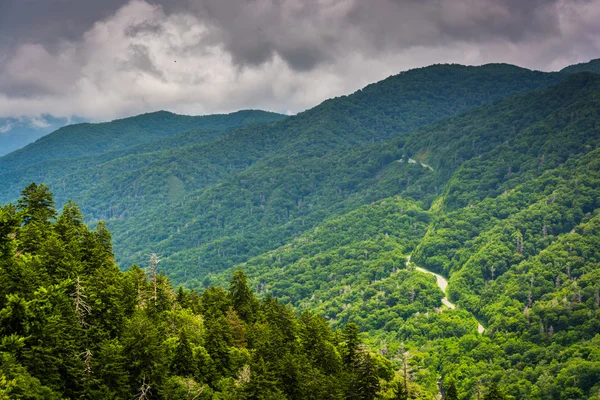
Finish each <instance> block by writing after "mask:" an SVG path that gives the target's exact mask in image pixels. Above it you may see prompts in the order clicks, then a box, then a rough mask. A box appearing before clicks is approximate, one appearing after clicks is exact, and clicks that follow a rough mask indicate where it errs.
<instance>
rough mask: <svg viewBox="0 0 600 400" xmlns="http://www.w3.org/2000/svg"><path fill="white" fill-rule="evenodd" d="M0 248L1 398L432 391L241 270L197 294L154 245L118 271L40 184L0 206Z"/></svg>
mask: <svg viewBox="0 0 600 400" xmlns="http://www.w3.org/2000/svg"><path fill="white" fill-rule="evenodd" d="M0 251H1V253H0V321H1V324H0V339H1V341H0V343H1V344H0V398H1V399H44V400H48V399H63V398H71V399H74V398H89V399H131V398H135V399H357V400H359V399H375V398H377V399H390V400H391V399H409V398H413V399H417V398H419V399H429V398H431V396H430V394H428V393H427V392H426V391H425V390H423V388H421V387H420V386H419V385H418V384H416V383H414V382H412V379H409V375H408V372H407V369H406V364H402V363H400V364H398V363H397V362H396V363H394V362H393V361H391V360H389V359H388V358H386V357H384V355H385V354H383V355H382V354H380V353H374V352H373V351H371V350H369V348H368V347H367V346H366V345H365V344H364V343H363V339H362V337H361V332H360V329H359V328H358V327H357V325H356V324H354V323H348V324H346V325H345V326H344V327H343V328H339V329H335V330H332V329H331V327H330V326H329V324H328V323H327V321H326V320H325V319H324V318H323V317H321V316H319V315H318V314H316V313H314V312H311V311H310V310H304V311H303V312H302V313H297V312H296V311H295V310H294V309H293V308H292V307H291V306H289V305H285V304H283V303H282V302H280V301H279V300H278V299H277V298H276V297H273V296H270V295H268V296H264V297H263V298H262V299H258V298H257V297H255V295H254V294H253V292H252V290H251V288H250V287H249V286H248V282H247V277H246V275H245V274H244V272H242V271H241V270H237V271H235V272H234V273H233V276H232V278H231V281H230V282H229V285H228V290H225V289H223V288H221V287H215V286H210V287H209V288H207V289H206V290H205V291H203V292H202V293H201V294H199V293H198V292H195V291H189V290H185V289H183V288H182V287H179V289H178V290H175V289H174V288H173V287H172V286H171V285H170V282H169V279H168V278H167V277H166V276H165V275H164V274H162V273H160V272H159V271H158V266H159V263H160V259H159V258H158V257H157V256H156V255H152V256H151V257H150V259H149V265H148V267H147V268H145V269H142V268H140V267H138V266H133V267H132V268H131V269H129V270H128V271H127V272H122V271H120V270H119V268H118V267H117V266H116V264H115V263H114V256H113V253H112V247H111V236H110V233H109V232H108V231H107V229H106V227H105V226H104V224H98V225H97V226H96V228H95V229H94V230H90V229H89V228H88V227H87V226H86V225H85V224H84V222H83V216H82V215H81V212H80V210H79V208H78V207H77V205H75V204H74V203H67V204H66V205H65V206H64V208H63V210H62V212H61V213H60V214H58V213H57V211H56V209H55V208H54V200H53V198H52V194H51V193H50V192H49V190H48V188H47V187H46V186H44V185H36V184H31V185H29V186H28V187H27V188H26V189H25V190H24V191H23V193H22V197H21V198H20V199H19V200H18V203H17V204H16V205H12V204H8V205H6V206H3V207H1V208H0ZM396 361H397V360H396ZM403 366H404V369H403V368H402V367H403ZM447 392H448V396H447V398H449V399H450V398H455V399H456V398H457V397H456V395H457V390H456V385H455V384H454V382H451V383H449V384H448V388H447ZM452 396H454V397H452ZM497 396H501V394H500V392H498V390H497V388H496V387H495V386H494V385H493V384H492V385H491V386H490V388H489V390H487V394H486V397H485V398H486V399H490V400H491V399H496V398H502V397H497Z"/></svg>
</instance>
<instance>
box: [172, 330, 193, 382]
mask: <svg viewBox="0 0 600 400" xmlns="http://www.w3.org/2000/svg"><path fill="white" fill-rule="evenodd" d="M193 363H194V354H193V352H192V347H191V346H190V343H189V341H188V339H187V336H186V334H185V329H181V330H180V331H179V342H178V343H177V348H176V349H175V356H174V358H173V361H172V362H171V370H172V371H173V372H175V374H177V375H179V376H184V377H189V376H191V375H193V373H194V367H193Z"/></svg>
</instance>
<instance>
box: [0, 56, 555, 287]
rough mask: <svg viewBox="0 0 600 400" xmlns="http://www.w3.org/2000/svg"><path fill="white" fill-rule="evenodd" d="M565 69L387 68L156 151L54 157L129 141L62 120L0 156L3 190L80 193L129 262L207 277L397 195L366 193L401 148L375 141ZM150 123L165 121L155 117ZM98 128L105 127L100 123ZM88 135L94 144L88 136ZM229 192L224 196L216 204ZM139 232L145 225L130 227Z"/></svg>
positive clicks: (534, 85) (546, 81) (544, 82)
mask: <svg viewBox="0 0 600 400" xmlns="http://www.w3.org/2000/svg"><path fill="white" fill-rule="evenodd" d="M562 79H564V75H562V74H547V73H542V72H534V71H529V70H526V69H522V68H518V67H514V66H510V65H505V64H490V65H486V66H482V67H465V66H460V65H435V66H432V67H427V68H421V69H416V70H411V71H407V72H404V73H401V74H399V75H396V76H393V77H390V78H388V79H386V80H384V81H382V82H379V83H377V84H373V85H369V86H367V87H366V88H364V89H363V90H360V91H358V92H356V93H354V94H353V95H351V96H343V97H340V98H336V99H332V100H328V101H326V102H324V103H323V104H321V105H319V106H317V107H315V108H313V109H311V110H308V111H306V112H303V113H301V114H299V115H297V116H293V117H289V118H287V119H285V120H283V121H280V122H276V123H274V124H272V125H260V126H253V127H242V128H240V129H237V130H235V129H234V130H232V131H231V132H227V133H226V134H225V135H224V136H222V137H216V138H215V140H213V141H209V140H207V141H205V142H202V143H200V142H198V143H194V144H189V145H188V143H185V144H186V145H185V146H182V147H175V146H177V145H178V143H179V142H178V140H175V139H178V138H176V137H173V139H174V140H172V141H170V142H171V143H173V146H174V147H171V148H169V149H166V150H160V151H158V152H153V151H152V150H153V148H152V143H153V142H149V143H148V144H149V145H150V148H144V150H145V151H146V152H143V151H141V152H139V153H137V152H136V153H135V154H119V153H115V152H105V153H100V154H96V155H94V158H86V157H79V158H73V159H70V160H55V161H53V160H52V159H51V158H52V157H54V158H59V157H66V156H73V155H75V154H78V153H76V151H80V150H79V149H84V150H85V151H86V152H87V153H88V154H89V153H90V149H91V150H92V151H95V150H93V149H97V148H98V149H106V148H108V146H109V145H108V144H107V143H110V150H116V148H117V147H118V146H119V143H122V142H123V141H116V144H113V142H115V141H111V142H106V141H105V140H98V142H99V143H100V144H95V141H94V138H101V139H102V138H104V136H105V135H113V136H116V135H117V134H116V133H110V132H113V131H112V130H109V129H108V127H109V126H110V125H99V126H93V125H85V126H82V127H80V128H86V129H88V128H89V130H88V131H86V132H87V134H86V136H85V137H86V138H87V141H84V140H81V141H75V144H72V145H71V144H69V145H68V146H65V147H63V146H62V143H63V142H65V143H68V142H69V140H70V139H68V138H69V137H70V136H69V135H68V131H67V132H65V131H57V132H55V133H54V134H53V135H49V136H48V137H47V138H46V139H45V140H46V141H47V142H48V143H52V142H55V143H57V146H59V147H60V150H58V151H50V150H45V149H47V148H48V147H49V146H46V145H44V146H42V144H41V143H39V144H37V143H36V144H34V145H36V146H37V147H36V146H34V145H32V146H31V147H29V148H25V149H22V150H21V151H20V152H15V153H13V154H10V155H8V156H5V157H3V158H0V166H2V167H3V168H5V169H12V171H10V172H8V173H5V174H3V175H0V182H1V183H2V184H3V187H4V188H5V189H4V190H3V191H2V194H1V200H2V201H11V200H14V199H15V198H16V197H17V196H18V193H19V191H20V190H21V188H22V187H23V186H24V185H26V184H28V182H31V181H42V182H45V183H46V184H48V185H49V186H50V187H51V188H52V189H53V191H54V193H55V195H56V198H57V201H58V203H59V204H63V203H64V202H66V200H68V199H73V200H75V201H76V202H77V203H78V204H80V206H81V207H82V209H83V211H84V212H85V214H86V215H88V216H89V218H91V220H92V221H93V220H107V222H108V224H109V227H110V229H111V230H112V231H113V233H114V238H115V249H116V253H117V255H118V257H119V260H121V261H122V262H123V263H125V264H126V265H127V264H130V263H134V262H137V263H142V262H144V261H145V258H146V256H147V254H149V252H151V251H157V252H159V253H161V254H162V255H163V257H164V263H163V265H164V268H165V270H168V271H170V272H171V276H174V277H176V278H177V279H178V280H182V279H183V278H182V277H181V276H182V275H185V274H187V272H185V269H186V268H188V267H185V268H184V266H189V265H190V263H191V260H195V261H193V263H192V264H191V265H195V267H194V268H193V270H194V272H193V274H192V275H193V276H194V277H199V278H201V277H202V275H203V274H205V273H206V272H208V271H211V270H218V269H222V268H225V267H227V266H229V265H232V264H234V263H237V262H241V261H244V260H245V259H246V258H247V257H248V256H249V255H257V254H260V253H261V252H263V251H266V250H269V249H273V248H276V247H278V246H279V245H281V244H283V243H285V241H287V240H288V239H290V238H292V237H293V236H294V235H297V234H299V233H301V232H303V231H306V230H307V229H309V228H310V227H311V226H313V225H314V224H316V223H318V222H319V221H320V220H322V219H323V218H324V217H327V216H333V215H339V214H340V213H343V212H345V211H348V210H350V209H352V208H355V207H357V206H359V205H362V204H365V203H366V202H370V201H372V200H377V199H378V198H380V197H378V196H380V194H382V195H383V197H387V195H391V194H388V193H390V192H389V191H387V192H385V193H376V192H373V193H371V194H370V195H369V196H366V197H363V196H364V195H363V194H362V193H364V192H365V191H367V192H368V191H370V190H371V189H369V186H371V185H373V183H374V181H373V180H372V179H373V178H375V176H376V175H377V171H378V170H379V169H381V166H382V162H383V165H385V164H387V163H388V162H389V161H388V160H393V159H395V158H394V157H396V155H394V152H395V151H393V150H392V151H391V152H390V150H386V153H388V154H386V156H385V157H384V158H383V159H382V157H380V155H376V156H374V157H373V158H372V159H371V160H369V161H368V162H367V161H366V160H367V159H366V158H362V157H363V156H365V157H367V156H366V155H365V152H370V151H371V150H370V149H369V146H375V145H376V144H377V143H378V142H381V141H384V140H388V139H390V138H393V137H400V136H403V135H406V134H407V133H409V132H411V131H413V130H414V129H417V128H418V127H420V126H423V125H426V124H428V123H431V122H434V121H436V120H439V119H442V118H445V117H448V116H451V115H455V114H458V113H461V112H464V111H466V110H468V109H470V108H473V107H476V106H479V105H481V104H484V103H489V102H494V101H498V100H500V99H501V98H503V97H505V96H510V95H514V94H517V93H522V92H525V91H529V90H534V89H539V88H543V87H547V86H549V85H552V84H554V83H557V82H559V81H560V80H562ZM138 118H140V119H142V121H143V120H144V119H145V118H153V119H156V118H157V116H153V115H150V116H140V117H138ZM169 118H173V117H172V116H167V120H166V121H165V126H168V125H169V123H170V122H169V121H170V119H169ZM136 121H137V120H135V119H134V120H133V121H130V120H121V121H116V122H115V124H117V126H125V125H124V124H127V123H129V122H132V123H133V125H132V126H133V128H131V131H132V132H134V133H133V135H128V136H125V138H129V137H134V138H137V137H138V136H141V135H142V133H141V132H142V130H141V129H138V128H137V127H138V126H139V125H140V123H137V122H136ZM186 121H187V120H186ZM153 126H154V127H155V128H156V132H160V130H159V129H158V124H157V123H155V124H154V125H153ZM92 128H99V129H100V131H98V132H104V130H106V132H108V133H94V132H96V131H95V130H94V129H92ZM111 129H112V128H111ZM179 130H180V131H181V129H179ZM119 131H127V130H126V129H124V128H123V129H120V130H119ZM174 131H175V129H173V130H172V132H174ZM109 137H112V136H109ZM119 137H120V136H119ZM161 139H162V142H161V143H162V145H164V144H165V143H167V142H169V140H168V137H167V138H164V137H162V138H161ZM127 140H129V139H127ZM136 140H137V139H136ZM144 140H146V139H144ZM148 140H149V139H148ZM86 142H90V143H89V144H87V145H85V146H84V144H85V143H86ZM132 142H133V140H132V141H131V142H127V143H132ZM162 145H161V146H162ZM130 148H133V147H130ZM136 148H140V147H139V144H138V147H136ZM68 149H75V150H76V151H75V150H68ZM68 151H70V152H71V153H68ZM98 151H100V150H98ZM30 153H31V155H29V154H30ZM396 153H397V152H396ZM96 156H97V157H96ZM113 156H114V157H113ZM88 157H89V156H88ZM399 157H400V156H398V158H399ZM44 160H45V161H44ZM40 161H42V162H40ZM66 172H68V173H66ZM421 172H423V171H419V172H418V173H421ZM366 178H368V180H365V179H366ZM359 186H360V187H359ZM416 188H417V187H416V186H414V187H412V186H411V190H414V189H416ZM386 190H387V189H386ZM309 196H310V198H309ZM222 198H223V199H226V204H225V203H223V204H221V201H220V200H219V199H222ZM430 198H432V197H431V196H430ZM234 199H235V200H234ZM300 203H304V207H303V206H302V204H300ZM299 204H300V205H299ZM263 207H264V209H263ZM199 210H203V211H202V212H199ZM223 218H226V221H225V222H223ZM148 221H152V223H151V225H150V226H149V227H148V229H147V230H146V232H148V233H147V234H139V231H140V230H138V229H137V228H138V227H140V226H147V224H148ZM134 231H138V234H136V235H130V234H128V232H134ZM223 253H224V254H225V255H223ZM199 260H201V261H199Z"/></svg>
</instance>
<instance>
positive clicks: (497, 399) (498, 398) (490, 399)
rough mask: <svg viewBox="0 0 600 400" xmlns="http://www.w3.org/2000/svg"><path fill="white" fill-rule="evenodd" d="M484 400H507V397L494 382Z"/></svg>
mask: <svg viewBox="0 0 600 400" xmlns="http://www.w3.org/2000/svg"><path fill="white" fill-rule="evenodd" d="M483 400H505V397H504V395H503V394H502V392H500V390H499V389H498V386H497V385H496V382H493V383H492V385H491V386H490V389H489V391H488V393H487V394H486V395H485V396H484V397H483Z"/></svg>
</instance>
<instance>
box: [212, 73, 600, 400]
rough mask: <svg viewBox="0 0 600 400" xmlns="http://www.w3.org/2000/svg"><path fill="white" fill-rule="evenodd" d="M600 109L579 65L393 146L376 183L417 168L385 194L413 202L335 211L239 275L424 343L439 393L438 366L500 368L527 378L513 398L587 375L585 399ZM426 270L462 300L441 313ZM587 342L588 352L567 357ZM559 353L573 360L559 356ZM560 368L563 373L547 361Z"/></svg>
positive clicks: (220, 277) (592, 326) (221, 277)
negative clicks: (546, 83) (565, 75)
mask: <svg viewBox="0 0 600 400" xmlns="http://www.w3.org/2000/svg"><path fill="white" fill-rule="evenodd" d="M598 104H600V75H596V74H589V73H583V74H576V75H573V76H571V77H570V78H569V79H567V80H566V81H564V82H562V83H560V84H558V85H556V86H553V87H550V88H548V89H545V90H541V91H535V92H533V93H528V94H524V95H520V96H516V97H513V98H509V99H505V100H503V101H501V102H499V103H495V104H492V105H486V106H482V107H479V108H476V109H474V110H472V111H469V112H467V113H464V114H462V115H460V116H457V117H453V118H449V119H446V120H442V121H439V122H436V123H434V124H431V125H428V126H425V127H423V128H421V129H419V130H417V131H415V132H414V133H412V134H410V135H408V136H407V137H406V138H396V139H392V140H390V141H388V142H384V143H381V144H379V145H378V146H375V147H373V148H372V150H371V152H372V154H381V153H383V152H384V151H385V149H390V148H400V149H399V151H398V152H399V154H398V156H397V157H398V160H401V161H400V162H398V160H395V161H391V162H389V163H388V164H386V165H385V168H382V169H381V170H380V171H378V180H379V183H378V185H380V187H381V186H385V185H386V183H385V181H386V180H388V179H392V180H393V181H396V182H398V181H397V180H396V179H397V178H398V177H399V176H400V177H403V178H402V179H405V177H406V176H409V177H411V179H412V180H413V181H414V185H415V186H420V190H412V191H411V190H407V188H404V187H403V185H402V183H400V184H399V185H397V187H396V192H394V191H391V190H390V191H388V192H387V193H386V194H388V195H395V196H398V195H400V197H390V198H385V199H381V200H379V201H375V202H373V203H371V204H368V205H365V206H362V207H360V208H358V209H356V210H353V211H350V212H349V213H347V214H344V215H342V216H340V217H338V218H333V219H329V220H326V221H325V222H322V223H320V224H318V225H317V226H316V227H315V228H313V229H311V230H310V231H308V232H307V233H305V234H303V235H301V236H299V237H298V238H296V239H293V240H291V241H289V243H287V244H285V245H284V246H282V247H280V248H278V249H275V250H273V251H270V252H267V253H264V254H261V255H258V256H256V257H253V258H251V259H250V260H249V261H247V262H246V263H244V264H241V265H237V266H235V267H234V268H240V267H241V268H243V269H244V270H245V271H246V273H247V274H248V275H249V278H250V282H252V286H253V287H254V288H255V290H257V291H258V292H260V293H263V295H264V294H272V295H276V296H281V299H282V300H283V301H286V302H289V303H291V304H293V305H295V306H296V307H298V308H300V309H310V310H317V311H318V312H319V313H320V314H321V315H324V316H326V317H327V318H328V319H329V320H330V323H331V324H332V325H333V326H344V325H345V324H347V323H349V322H354V323H356V324H357V325H358V326H359V327H360V328H361V329H362V330H365V331H367V332H368V333H369V337H370V340H371V343H372V345H373V346H375V347H378V348H380V349H384V350H385V352H386V353H390V354H395V353H396V352H398V351H400V349H401V344H403V345H404V346H407V347H409V348H411V349H412V351H413V354H416V355H418V358H419V359H420V360H421V361H422V362H424V363H425V364H427V365H438V367H439V369H434V370H432V371H421V372H420V380H419V381H420V382H422V383H425V382H428V383H429V387H430V389H431V390H435V383H436V380H437V377H438V376H439V374H440V373H441V374H443V375H444V376H453V377H454V379H455V380H457V381H458V383H457V386H458V388H459V391H460V392H462V393H469V392H472V391H474V390H476V387H477V381H478V379H480V378H481V376H484V375H487V374H491V375H494V374H495V375H496V376H498V377H500V376H511V377H513V378H512V379H508V378H502V380H501V381H502V384H503V387H504V390H505V392H507V393H511V394H512V395H513V396H514V397H515V398H519V399H521V398H523V399H525V398H536V397H535V396H534V393H536V391H537V392H538V393H555V395H556V398H566V397H561V396H563V395H560V393H561V389H560V388H561V387H563V386H564V385H565V382H573V379H576V382H577V383H576V384H572V383H569V385H570V386H569V387H571V388H572V391H573V393H576V395H575V398H587V397H586V396H588V395H591V394H592V393H596V392H597V391H598V389H600V388H598V387H597V386H595V382H598V379H599V377H600V358H598V357H597V355H592V354H591V353H585V352H593V351H594V350H592V349H594V348H595V347H597V344H598V333H599V332H600V330H599V327H600V302H599V299H600V297H599V296H598V291H599V290H600V274H599V273H600V266H599V265H598V260H599V258H598V254H597V253H598V252H597V250H596V249H597V248H598V244H600V236H599V235H598V234H599V233H600V231H598V230H597V228H598V226H599V225H598V223H599V222H600V219H599V218H598V215H599V214H598V213H599V210H600V202H599V200H598V199H600V169H598V166H599V165H600V164H599V160H600V149H598V145H597V143H598V142H599V140H600V133H599V132H600V131H599V130H598V129H597V128H598V124H599V123H600V115H599V114H598ZM369 156H371V157H373V155H371V154H369ZM369 156H365V155H364V154H363V155H361V157H357V159H368V157H369ZM413 157H414V158H413ZM411 159H412V160H414V162H410V161H408V160H411ZM429 167H431V169H430V168H429ZM402 170H404V171H405V175H404V176H403V175H400V173H399V171H402ZM410 170H414V171H422V173H421V174H420V175H411V174H410V173H409V172H408V171H410ZM444 182H445V184H444ZM437 185H440V186H438V189H435V186H437ZM435 192H437V195H436V196H435V197H434V199H433V200H432V201H427V200H426V199H427V198H428V196H431V195H434V194H435ZM384 193H385V192H384ZM384 193H379V194H378V196H380V197H383V196H384ZM428 204H431V206H428ZM409 254H411V258H410V262H411V264H407V261H408V258H407V256H408V255H409ZM415 265H416V266H418V267H421V268H425V269H427V270H429V271H434V272H438V273H440V274H443V275H444V276H449V277H450V279H449V289H448V294H449V298H450V301H451V302H455V303H456V304H457V306H458V309H456V310H453V309H445V310H444V311H443V312H439V310H440V309H441V307H443V304H442V301H441V299H442V293H441V292H440V291H439V290H438V289H437V287H436V281H435V279H433V278H432V277H430V276H428V275H425V274H422V273H421V272H419V271H417V270H415V269H414V266H415ZM231 273H232V271H231V270H230V271H225V272H221V273H217V274H210V275H209V276H208V278H207V279H205V280H204V282H203V283H204V284H206V285H208V284H214V283H217V284H223V282H224V281H226V280H227V279H229V277H230V276H231ZM436 309H437V310H438V312H434V311H435V310H436ZM583 316H585V317H583ZM478 322H479V323H481V324H482V325H483V326H485V330H486V334H485V335H478V334H477V323H478ZM515 346H516V347H515ZM574 346H575V347H577V348H579V349H581V351H583V352H584V353H585V354H589V356H583V357H574V358H571V357H568V356H567V354H569V352H570V351H572V349H573V347H574ZM517 347H518V348H519V349H520V351H519V352H515V348H517ZM465 349H466V350H465ZM490 352H493V354H494V360H495V361H494V362H493V364H491V365H490V364H489V359H488V357H489V354H490ZM556 353H560V354H565V357H564V358H563V359H561V361H559V362H556V360H555V354H556ZM594 354H595V353H594ZM552 363H554V364H553V365H554V367H553V368H554V369H553V370H554V371H556V372H555V376H554V377H553V378H551V377H550V375H549V374H550V373H551V372H550V370H549V369H548V368H546V367H543V366H544V365H551V364H552ZM527 370H530V371H532V375H527V374H526V373H524V371H527ZM457 371H460V372H457ZM459 374H460V375H459Z"/></svg>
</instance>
